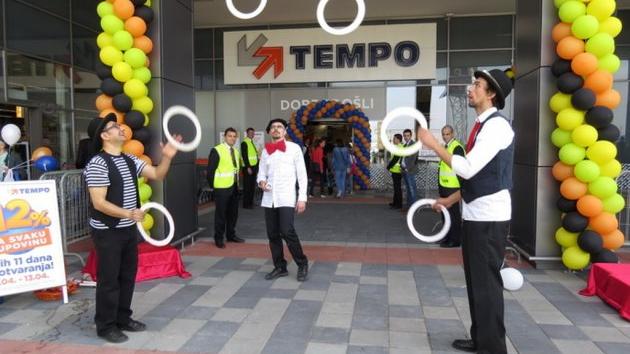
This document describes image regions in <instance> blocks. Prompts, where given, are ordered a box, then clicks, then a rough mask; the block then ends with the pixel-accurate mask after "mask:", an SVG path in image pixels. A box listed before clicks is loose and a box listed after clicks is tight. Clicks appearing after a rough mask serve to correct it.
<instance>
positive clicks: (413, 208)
mask: <svg viewBox="0 0 630 354" xmlns="http://www.w3.org/2000/svg"><path fill="white" fill-rule="evenodd" d="M434 203H435V199H420V200H418V201H417V202H415V203H413V205H411V208H409V211H408V212H407V226H408V227H409V231H411V233H412V234H413V235H414V236H415V237H416V238H417V239H418V240H420V241H423V242H437V241H439V240H441V239H443V238H444V236H446V234H447V233H448V230H449V229H450V228H451V215H450V214H449V213H448V209H446V207H445V206H443V205H441V207H442V208H441V209H442V214H443V215H444V225H443V226H442V230H440V232H438V233H437V234H435V235H433V236H425V235H422V234H421V233H419V232H418V230H416V228H415V226H413V215H414V214H415V213H416V210H418V209H419V208H420V207H422V206H425V205H429V206H431V205H433V204H434Z"/></svg>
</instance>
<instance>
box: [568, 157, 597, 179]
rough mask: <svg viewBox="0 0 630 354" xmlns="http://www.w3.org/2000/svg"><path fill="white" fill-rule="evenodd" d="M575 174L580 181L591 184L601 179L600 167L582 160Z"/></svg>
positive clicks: (577, 164) (589, 161)
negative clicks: (598, 178)
mask: <svg viewBox="0 0 630 354" xmlns="http://www.w3.org/2000/svg"><path fill="white" fill-rule="evenodd" d="M573 173H574V174H575V177H576V178H577V179H579V180H580V181H582V182H585V183H589V182H592V181H594V180H595V179H597V177H599V165H598V164H596V163H595V162H593V161H591V160H582V161H580V162H578V163H576V164H575V168H574V169H573Z"/></svg>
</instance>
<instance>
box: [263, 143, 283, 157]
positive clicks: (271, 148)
mask: <svg viewBox="0 0 630 354" xmlns="http://www.w3.org/2000/svg"><path fill="white" fill-rule="evenodd" d="M265 150H267V153H268V154H269V155H271V154H273V153H274V152H276V150H280V151H282V152H285V151H286V150H287V145H286V144H285V143H284V140H280V141H278V142H277V143H267V144H265Z"/></svg>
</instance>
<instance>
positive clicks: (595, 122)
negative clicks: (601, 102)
mask: <svg viewBox="0 0 630 354" xmlns="http://www.w3.org/2000/svg"><path fill="white" fill-rule="evenodd" d="M612 120H613V111H612V110H611V109H610V108H608V107H604V106H595V107H593V108H591V109H589V110H588V112H586V123H588V124H590V125H592V126H594V127H595V128H597V129H600V128H605V127H606V126H608V124H610V122H612Z"/></svg>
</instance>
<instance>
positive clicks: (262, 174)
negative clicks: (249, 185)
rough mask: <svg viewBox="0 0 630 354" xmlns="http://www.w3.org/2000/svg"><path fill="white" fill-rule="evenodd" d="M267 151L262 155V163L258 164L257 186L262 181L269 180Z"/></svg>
mask: <svg viewBox="0 0 630 354" xmlns="http://www.w3.org/2000/svg"><path fill="white" fill-rule="evenodd" d="M268 156H269V155H267V150H263V152H262V154H261V155H260V161H259V162H258V176H256V184H258V183H260V181H266V180H267V158H268Z"/></svg>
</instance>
